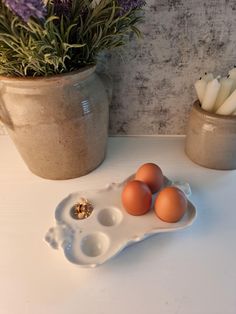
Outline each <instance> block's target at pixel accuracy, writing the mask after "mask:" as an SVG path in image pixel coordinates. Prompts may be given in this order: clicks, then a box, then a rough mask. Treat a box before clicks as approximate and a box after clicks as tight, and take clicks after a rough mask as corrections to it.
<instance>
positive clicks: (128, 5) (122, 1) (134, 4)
mask: <svg viewBox="0 0 236 314" xmlns="http://www.w3.org/2000/svg"><path fill="white" fill-rule="evenodd" d="M117 3H118V5H119V6H120V7H121V8H122V11H123V12H122V13H126V12H129V11H130V10H135V9H141V8H142V7H143V6H144V5H145V4H146V1H144V0H117Z"/></svg>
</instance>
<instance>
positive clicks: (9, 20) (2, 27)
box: [0, 0, 144, 179]
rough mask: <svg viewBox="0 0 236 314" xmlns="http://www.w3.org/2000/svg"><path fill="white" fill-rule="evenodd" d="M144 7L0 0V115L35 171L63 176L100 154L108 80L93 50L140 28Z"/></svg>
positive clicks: (92, 163) (114, 0)
mask: <svg viewBox="0 0 236 314" xmlns="http://www.w3.org/2000/svg"><path fill="white" fill-rule="evenodd" d="M143 5H144V1H140V0H136V1H122V0H100V1H99V0H96V1H93V0H64V1H63V0H47V1H45V2H42V1H41V0H28V1H25V0H20V1H19V0H4V1H3V0H0V75H1V77H0V120H1V121H2V122H3V123H4V124H5V126H6V128H7V131H8V133H9V135H10V136H11V138H12V139H13V141H14V142H15V144H16V146H17V148H18V150H19V152H20V154H21V156H22V157H23V159H24V160H25V162H26V164H27V165H28V167H29V169H30V170H31V171H32V172H33V173H35V174H37V175H39V176H41V177H44V178H49V179H68V178H73V177H78V176H81V175H84V174H86V173H88V172H89V171H92V170H93V169H94V168H96V167H97V166H98V165H99V164H100V163H101V162H102V160H103V159H104V157H105V150H106V143H107V134H108V111H109V110H108V108H109V102H110V101H111V82H110V80H109V79H107V78H106V77H105V76H104V75H102V76H101V75H99V74H98V73H97V72H96V63H97V56H98V55H99V54H100V53H101V52H102V51H104V50H107V49H113V48H116V47H120V46H123V45H125V43H126V41H127V40H128V38H129V34H130V32H134V33H135V34H136V35H139V34H140V32H139V30H138V29H137V27H136V24H137V23H138V22H139V21H140V20H141V19H142V15H140V10H141V9H142V6H143Z"/></svg>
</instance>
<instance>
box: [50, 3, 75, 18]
mask: <svg viewBox="0 0 236 314" xmlns="http://www.w3.org/2000/svg"><path fill="white" fill-rule="evenodd" d="M53 4H54V10H55V13H56V15H58V16H61V15H65V16H69V15H70V11H71V0H54V1H53Z"/></svg>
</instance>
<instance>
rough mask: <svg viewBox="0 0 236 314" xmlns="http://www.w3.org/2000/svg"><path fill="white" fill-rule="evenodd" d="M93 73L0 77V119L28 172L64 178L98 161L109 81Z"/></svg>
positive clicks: (104, 138)
mask: <svg viewBox="0 0 236 314" xmlns="http://www.w3.org/2000/svg"><path fill="white" fill-rule="evenodd" d="M95 70H96V68H95V67H89V68H85V69H83V70H79V71H75V72H71V73H67V74H61V75H55V76H51V77H43V78H42V77H40V78H6V77H0V120H1V121H2V122H3V123H4V125H5V126H6V129H7V131H8V134H9V135H10V137H11V139H12V140H13V142H14V143H15V145H16V147H17V149H18V151H19V153H20V154H21V156H22V158H23V159H24V161H25V163H26V164H27V166H28V168H29V169H30V170H31V171H32V172H33V173H34V174H36V175H38V176H40V177H43V178H47V179H70V178H75V177H79V176H82V175H85V174H87V173H88V172H90V171H92V170H93V169H95V168H96V167H97V166H98V165H99V164H100V163H101V162H102V161H103V159H104V157H105V151H106V144H107V134H108V112H109V102H110V100H111V83H110V81H109V79H107V77H106V76H104V75H102V76H99V75H98V74H97V72H96V71H95Z"/></svg>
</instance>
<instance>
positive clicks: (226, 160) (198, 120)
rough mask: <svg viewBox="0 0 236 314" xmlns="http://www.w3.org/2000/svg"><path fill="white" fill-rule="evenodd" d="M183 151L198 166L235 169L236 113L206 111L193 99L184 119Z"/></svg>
mask: <svg viewBox="0 0 236 314" xmlns="http://www.w3.org/2000/svg"><path fill="white" fill-rule="evenodd" d="M185 151H186V154H187V155H188V157H189V158H190V159H191V160H192V161H194V162H195V163H197V164H199V165H201V166H204V167H207V168H212V169H219V170H230V169H236V116H233V115H232V116H223V115H218V114H214V113H209V112H207V111H205V110H203V109H202V108H201V106H200V103H199V101H196V102H195V103H194V104H193V108H192V111H191V114H190V118H189V122H188V127H187V136H186V143H185Z"/></svg>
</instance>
